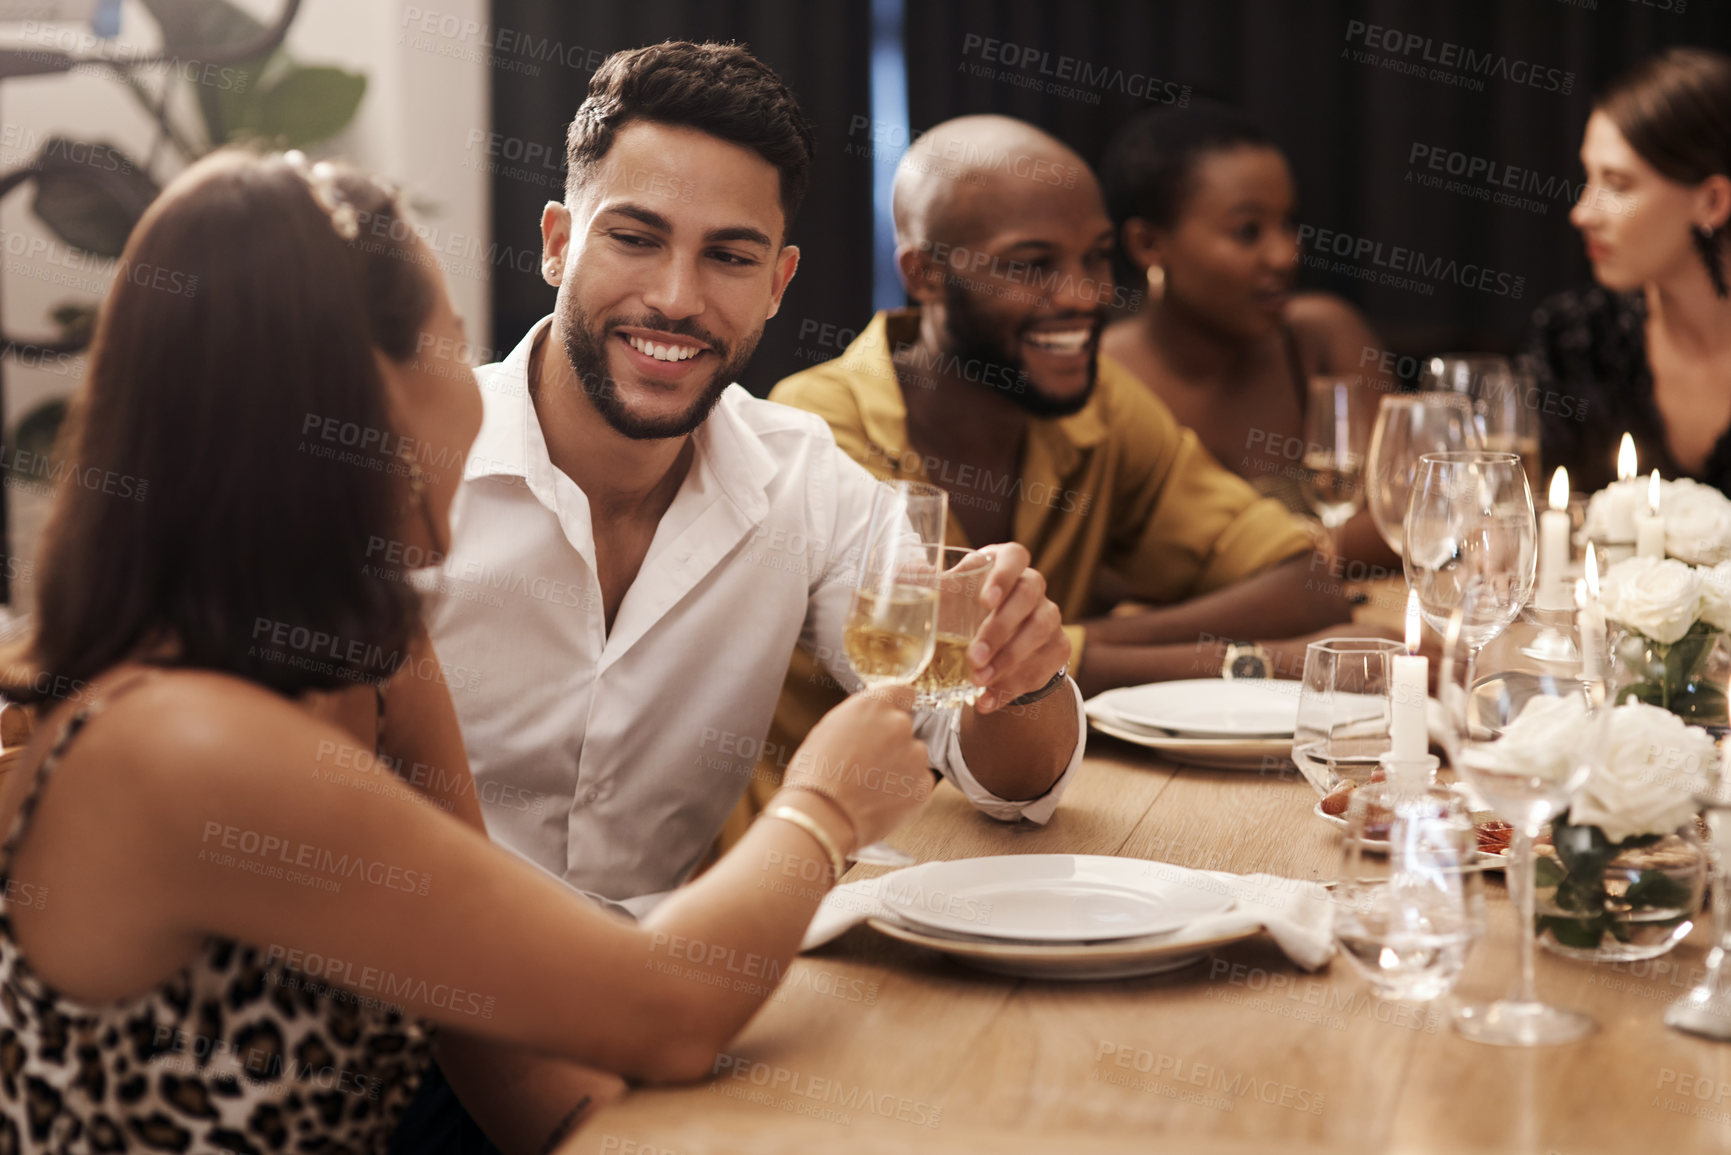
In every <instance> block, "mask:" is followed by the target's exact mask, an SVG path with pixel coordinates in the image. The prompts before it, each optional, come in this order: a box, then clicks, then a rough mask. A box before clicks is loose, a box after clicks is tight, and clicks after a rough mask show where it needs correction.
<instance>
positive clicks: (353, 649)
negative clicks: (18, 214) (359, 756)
mask: <svg viewBox="0 0 1731 1155" xmlns="http://www.w3.org/2000/svg"><path fill="white" fill-rule="evenodd" d="M302 171H303V170H302V169H301V168H300V167H299V166H297V165H293V164H290V163H289V162H288V161H287V160H285V159H284V158H282V157H280V156H279V157H267V158H260V157H255V156H251V155H245V154H239V153H233V152H225V153H218V154H217V155H214V156H212V157H208V158H206V159H204V160H201V161H199V162H198V163H197V164H195V165H193V166H192V167H191V168H189V169H188V170H187V171H186V172H185V173H183V174H181V176H180V177H179V178H177V179H176V180H175V181H174V182H173V183H172V184H171V185H169V187H168V188H167V189H166V190H165V191H164V192H163V194H162V195H161V196H160V197H159V198H157V200H156V202H155V203H154V204H152V205H151V206H150V208H149V209H148V210H147V211H146V212H145V214H144V217H143V219H142V220H141V221H140V222H139V223H138V225H137V227H136V228H135V229H134V230H133V232H132V236H131V238H130V239H129V240H128V242H127V245H126V249H125V252H124V253H123V254H122V256H121V259H120V270H121V275H120V276H118V277H116V278H115V280H114V285H113V288H112V289H111V290H110V291H109V296H108V299H107V300H106V301H105V302H104V303H103V306H102V309H101V313H100V316H99V319H98V321H97V326H96V336H95V340H94V342H93V344H92V346H91V353H90V369H89V372H88V375H87V376H86V378H85V380H84V382H83V383H82V385H81V387H80V389H79V391H78V394H77V395H76V397H75V398H74V401H73V405H72V410H71V416H70V418H69V421H68V425H67V428H66V430H65V431H64V433H63V435H62V439H61V443H60V449H59V451H58V453H57V458H56V463H55V464H56V472H57V473H58V474H59V475H60V477H61V481H60V485H59V488H58V490H57V492H56V494H55V502H54V510H53V513H52V515H51V517H50V520H49V523H48V526H47V528H46V531H45V532H44V535H43V550H42V556H41V561H40V563H39V566H38V571H37V576H38V577H39V579H40V583H39V586H38V588H39V590H40V595H39V599H38V601H39V604H38V608H37V613H36V617H35V621H34V623H33V629H32V634H31V636H30V638H29V639H28V641H27V642H26V643H25V645H26V648H25V649H24V650H23V652H22V653H21V654H19V655H18V656H17V658H16V659H15V660H12V661H9V662H8V663H7V668H6V671H5V677H4V685H3V686H0V688H3V689H4V690H5V692H6V693H7V695H8V696H9V697H12V698H15V699H17V700H21V701H40V700H44V699H47V698H54V697H64V696H69V695H68V693H67V691H66V688H73V690H74V693H76V688H77V687H81V686H82V685H83V684H84V683H87V682H88V681H89V680H91V679H92V678H94V677H95V676H97V675H98V674H100V673H101V672H102V671H104V670H106V669H108V668H109V667H111V666H113V665H115V664H117V663H119V662H123V661H126V660H129V659H132V658H135V657H138V656H140V655H141V654H142V653H143V652H144V651H147V650H150V649H152V648H154V647H156V646H158V645H161V644H163V643H167V644H168V647H169V650H170V654H171V656H170V657H168V658H167V664H171V665H175V666H180V667H187V668H196V669H207V670H216V671H220V672H224V673H229V674H233V675H237V676H239V677H243V678H247V679H249V680H251V681H253V682H256V683H259V684H262V685H264V686H266V687H268V688H270V689H273V690H275V691H277V692H279V693H283V694H287V695H294V694H298V693H300V692H302V691H304V690H309V689H331V688H336V687H340V686H345V685H353V684H355V683H357V682H363V681H373V682H377V681H381V680H382V679H384V678H385V677H388V676H389V675H390V674H391V673H393V672H394V671H395V670H396V668H397V667H398V666H399V665H400V664H401V662H402V660H403V658H404V657H405V656H406V648H407V644H408V641H409V639H410V637H411V636H412V632H413V630H414V629H415V627H416V625H417V623H418V621H419V617H418V612H419V602H418V599H417V597H416V594H415V591H414V589H413V588H412V587H411V586H409V585H407V584H406V583H404V582H402V581H398V580H392V579H388V578H386V577H383V576H379V571H378V570H377V568H376V567H372V568H369V562H370V561H373V560H375V559H373V558H371V557H370V556H369V550H370V549H371V548H372V547H373V545H374V544H375V543H376V542H377V541H378V540H380V538H381V537H384V538H386V539H388V538H389V537H390V535H391V534H392V532H393V530H394V529H395V527H396V526H397V525H398V524H399V519H400V518H401V516H402V511H403V510H404V509H405V508H406V506H407V503H408V501H409V496H410V491H409V482H408V481H407V479H406V472H407V471H406V470H405V469H404V468H402V466H403V464H404V463H402V462H401V461H399V460H398V459H397V458H396V457H395V456H394V455H393V454H391V453H390V451H389V450H388V449H386V450H383V451H378V450H375V451H373V452H371V453H368V452H365V451H356V450H345V449H344V447H345V446H354V445H357V444H365V443H367V442H370V444H371V445H373V446H379V445H381V443H383V444H386V445H388V444H390V442H391V441H392V440H393V438H394V439H395V440H397V441H400V438H395V435H391V434H389V430H390V428H391V426H390V416H391V415H390V413H389V412H388V409H389V406H388V402H387V396H386V392H385V386H384V381H383V378H382V377H381V375H380V373H379V369H378V365H377V364H376V362H375V360H374V352H375V350H379V351H382V352H383V353H384V354H385V355H386V356H387V357H389V358H391V359H392V360H395V361H406V360H408V359H409V358H411V357H412V356H414V354H415V351H416V346H417V340H418V338H419V335H420V331H421V327H422V324H423V322H424V321H425V319H426V318H427V316H428V314H429V313H430V311H431V309H432V307H433V304H434V301H435V295H434V294H435V289H434V284H433V282H432V280H431V279H430V277H429V273H428V271H427V270H426V269H424V268H423V267H422V262H423V261H424V260H426V259H428V256H427V253H426V250H425V247H424V246H422V245H421V244H420V242H419V241H418V240H417V239H416V237H415V234H414V232H413V231H412V229H410V228H409V227H408V225H407V222H406V221H404V220H403V218H402V216H401V210H400V209H399V207H398V204H397V201H396V198H395V196H394V194H392V193H391V192H389V191H387V190H386V189H385V188H383V187H382V186H380V185H379V184H377V183H375V182H374V181H372V180H371V179H370V178H368V177H366V176H363V175H362V174H360V173H358V172H355V171H354V170H352V169H347V168H344V167H342V166H333V169H332V170H330V172H331V175H330V179H329V181H328V184H326V185H325V187H326V188H327V189H328V190H330V191H331V192H334V194H335V195H334V200H335V201H337V202H341V203H343V204H346V205H348V206H349V210H350V211H351V212H352V216H350V217H349V218H348V219H349V220H350V221H354V222H356V223H357V225H358V227H357V228H354V229H350V230H348V231H350V232H353V233H355V236H353V237H350V238H348V239H345V238H344V237H343V236H340V235H339V234H338V230H337V227H336V224H335V221H336V220H337V219H338V216H339V214H340V213H341V210H339V211H338V213H333V212H331V211H329V210H327V208H326V207H325V206H324V205H323V204H322V203H321V199H320V198H318V197H315V194H314V191H313V187H312V185H311V184H310V183H309V181H308V179H307V178H306V177H305V176H304V175H302ZM140 272H143V273H145V274H146V275H139V273H140ZM315 422H316V423H317V425H318V427H319V428H320V429H326V428H330V427H331V425H330V424H329V423H332V422H334V423H335V426H334V427H335V428H337V429H338V430H339V431H347V430H355V431H358V432H357V435H356V436H355V437H354V438H349V437H346V436H339V438H338V444H336V445H331V444H327V443H326V441H328V439H321V438H319V437H318V436H317V435H316V434H314V433H309V432H308V430H309V423H315ZM368 431H371V432H372V433H373V434H374V436H373V437H372V438H370V439H366V441H363V439H362V437H361V436H360V435H361V434H364V433H366V432H368ZM111 480H112V481H113V482H114V484H109V482H110V481H111ZM261 622H262V623H266V624H267V626H268V628H266V629H264V630H263V631H261V629H260V623H261ZM279 624H280V625H281V627H282V628H281V629H280V630H279V629H278V628H277V627H278V625H279ZM261 633H262V635H263V636H261ZM303 634H304V638H305V639H306V640H308V641H309V642H310V641H311V639H313V638H316V637H322V638H326V639H332V640H333V641H332V643H331V644H328V645H323V646H311V645H305V646H303V645H301V644H300V639H301V638H302V637H303ZM283 637H290V638H292V639H293V640H291V641H290V642H289V644H288V645H287V646H286V647H285V646H284V645H283V644H282V640H283Z"/></svg>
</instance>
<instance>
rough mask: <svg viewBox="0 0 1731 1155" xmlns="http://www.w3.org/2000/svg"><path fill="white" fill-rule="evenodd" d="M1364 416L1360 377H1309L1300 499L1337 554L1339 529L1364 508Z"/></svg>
mask: <svg viewBox="0 0 1731 1155" xmlns="http://www.w3.org/2000/svg"><path fill="white" fill-rule="evenodd" d="M1369 446H1370V414H1369V413H1368V412H1367V410H1366V399H1365V390H1364V381H1363V378H1359V377H1312V378H1311V379H1310V399H1309V404H1308V405H1307V406H1306V407H1305V410H1304V498H1305V500H1306V501H1308V502H1309V503H1310V508H1311V509H1312V510H1314V511H1315V512H1316V516H1317V518H1318V519H1319V520H1320V521H1321V522H1322V528H1323V529H1324V530H1325V531H1327V533H1328V551H1329V553H1330V554H1339V553H1340V527H1341V526H1343V525H1345V524H1346V523H1347V522H1349V521H1351V520H1352V518H1353V515H1354V514H1356V513H1357V512H1358V511H1359V510H1361V509H1363V508H1364V455H1365V451H1366V449H1368V448H1369Z"/></svg>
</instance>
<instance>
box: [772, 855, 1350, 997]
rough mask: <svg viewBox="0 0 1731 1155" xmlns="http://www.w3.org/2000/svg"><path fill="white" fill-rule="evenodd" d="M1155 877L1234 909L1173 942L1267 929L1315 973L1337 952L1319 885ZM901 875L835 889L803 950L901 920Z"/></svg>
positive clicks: (1255, 878) (1165, 870)
mask: <svg viewBox="0 0 1731 1155" xmlns="http://www.w3.org/2000/svg"><path fill="white" fill-rule="evenodd" d="M1150 865H1152V866H1155V867H1157V868H1158V874H1157V875H1156V877H1159V878H1164V879H1166V880H1168V881H1172V882H1177V883H1180V884H1184V885H1191V886H1195V887H1198V888H1199V889H1204V890H1209V891H1214V892H1216V893H1222V892H1223V893H1226V894H1230V895H1231V896H1232V899H1233V905H1232V907H1231V909H1229V910H1226V911H1223V912H1222V913H1220V914H1211V915H1208V916H1207V917H1205V918H1199V919H1197V920H1196V921H1195V922H1192V923H1190V924H1189V925H1187V926H1185V927H1184V929H1182V930H1179V931H1174V932H1173V937H1174V938H1180V937H1182V938H1196V939H1206V938H1212V937H1214V936H1216V935H1220V934H1230V933H1233V932H1236V931H1240V930H1266V931H1267V932H1268V934H1269V936H1270V937H1271V938H1273V939H1274V941H1275V944H1276V945H1277V946H1279V947H1280V949H1281V950H1283V951H1285V952H1286V957H1287V958H1289V959H1291V960H1292V961H1293V962H1295V963H1297V964H1298V965H1299V966H1301V967H1303V968H1304V969H1305V970H1312V971H1313V970H1316V969H1317V968H1318V967H1321V966H1322V965H1323V964H1324V963H1326V962H1327V961H1328V959H1329V956H1330V955H1332V954H1333V953H1334V938H1333V935H1332V933H1331V923H1330V919H1331V911H1330V907H1329V898H1328V891H1327V890H1325V889H1323V887H1322V886H1321V885H1320V884H1319V883H1315V882H1305V881H1303V880H1302V879H1297V878H1281V877H1279V876H1278V875H1273V874H1229V873H1226V872H1225V871H1219V870H1192V869H1190V868H1189V867H1185V866H1174V865H1172V864H1170V863H1164V862H1162V863H1151V864H1150ZM899 873H901V872H900V871H895V870H892V871H890V872H889V873H887V874H880V875H878V876H877V877H876V878H867V879H864V880H862V881H860V882H849V883H844V884H843V885H841V886H838V887H836V888H835V889H834V890H832V891H830V892H829V894H828V895H826V896H825V897H824V900H823V902H822V903H821V904H820V905H819V906H818V908H817V914H815V915H814V916H812V920H811V925H810V926H809V927H807V928H806V932H805V941H804V942H802V943H801V944H800V947H799V949H800V950H801V951H808V950H815V949H817V948H818V947H820V946H822V945H823V944H824V943H826V942H830V941H831V940H833V939H836V938H839V937H840V936H841V935H842V934H843V933H845V932H847V931H849V930H851V929H853V928H854V927H856V926H858V925H859V924H860V923H862V922H864V921H865V920H866V919H868V918H885V919H889V920H891V921H896V916H895V915H894V914H893V913H892V912H891V911H890V909H889V907H887V906H885V905H884V904H883V902H882V901H881V900H880V899H879V898H878V887H879V885H880V884H881V883H882V882H883V881H884V880H885V879H887V878H894V877H895V876H896V875H897V874H899Z"/></svg>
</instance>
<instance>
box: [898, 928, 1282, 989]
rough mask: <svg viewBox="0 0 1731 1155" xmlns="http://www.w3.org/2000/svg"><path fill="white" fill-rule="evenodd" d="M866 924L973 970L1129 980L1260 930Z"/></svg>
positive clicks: (1177, 964) (1029, 976) (1018, 975)
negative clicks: (1071, 930)
mask: <svg viewBox="0 0 1731 1155" xmlns="http://www.w3.org/2000/svg"><path fill="white" fill-rule="evenodd" d="M866 924H867V925H868V926H870V927H871V928H872V929H873V930H875V931H877V932H878V933H879V934H883V935H888V936H889V937H890V938H893V939H899V940H900V941H902V942H906V943H912V944H913V945H915V946H921V947H925V948H927V949H928V950H935V951H939V952H941V953H943V954H946V955H949V956H950V957H951V958H954V959H956V960H957V961H959V962H962V963H966V964H967V965H968V966H971V967H974V968H975V969H977V970H983V971H990V972H991V973H993V974H1000V975H1011V976H1014V977H1016V978H1026V979H1044V980H1048V981H1057V982H1087V981H1090V980H1103V979H1128V978H1136V977H1138V976H1140V975H1157V974H1161V973H1162V972H1164V971H1172V970H1177V969H1179V968H1180V967H1187V966H1189V965H1191V964H1192V963H1194V962H1197V961H1198V960H1200V959H1203V958H1206V957H1207V956H1208V954H1209V952H1211V951H1213V950H1214V949H1216V948H1217V947H1222V946H1226V945H1228V944H1230V943H1235V942H1240V941H1242V940H1244V939H1247V938H1252V937H1254V936H1255V935H1256V934H1257V933H1258V931H1259V930H1260V929H1261V928H1260V927H1256V926H1245V927H1244V928H1243V929H1240V930H1236V931H1226V932H1221V933H1217V934H1205V935H1192V934H1187V933H1186V932H1184V931H1179V932H1177V933H1176V934H1168V935H1161V936H1159V937H1158V938H1154V939H1125V940H1123V941H1120V942H1109V943H1092V944H1088V945H1073V944H1051V943H1012V942H981V941H978V940H974V939H956V938H948V937H945V936H943V935H937V934H930V933H927V932H926V931H922V930H918V929H915V928H914V927H910V926H903V925H901V924H900V923H896V922H892V921H890V920H889V919H886V918H872V919H867V920H866Z"/></svg>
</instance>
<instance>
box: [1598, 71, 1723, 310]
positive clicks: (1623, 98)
mask: <svg viewBox="0 0 1731 1155" xmlns="http://www.w3.org/2000/svg"><path fill="white" fill-rule="evenodd" d="M1593 107H1594V108H1595V109H1596V110H1598V111H1600V112H1603V113H1604V114H1605V115H1606V116H1607V117H1609V118H1610V120H1611V123H1612V124H1615V125H1616V126H1617V131H1618V132H1620V133H1622V134H1623V139H1624V140H1626V141H1628V142H1629V147H1630V148H1632V149H1634V150H1635V152H1636V153H1637V154H1638V155H1639V156H1640V157H1641V159H1642V160H1644V161H1646V162H1647V163H1648V164H1650V165H1652V166H1653V168H1654V170H1655V171H1657V172H1658V173H1659V175H1661V176H1663V177H1665V178H1666V179H1667V180H1672V181H1676V182H1677V183H1678V184H1686V185H1689V184H1700V183H1701V182H1702V181H1704V180H1706V179H1707V178H1708V177H1710V176H1713V175H1715V174H1722V175H1725V176H1731V57H1727V56H1725V55H1723V54H1722V53H1718V52H1712V51H1709V50H1708V49H1705V48H1668V49H1666V50H1665V51H1664V52H1661V53H1659V54H1658V55H1656V56H1649V57H1648V58H1647V59H1645V60H1643V61H1641V62H1640V63H1639V64H1637V65H1635V66H1634V67H1633V68H1631V69H1629V70H1628V71H1627V72H1625V73H1623V74H1622V75H1621V76H1619V77H1617V79H1616V80H1614V81H1612V82H1611V84H1610V86H1609V87H1608V88H1606V89H1605V91H1604V92H1602V93H1601V94H1600V95H1599V98H1598V100H1596V101H1595V102H1594V103H1593ZM1691 232H1692V234H1693V236H1694V238H1695V248H1696V251H1697V252H1699V253H1700V254H1701V260H1702V261H1703V262H1704V263H1705V264H1706V266H1707V275H1708V276H1709V277H1711V278H1712V279H1713V288H1714V290H1715V291H1716V292H1718V294H1719V295H1720V296H1721V297H1723V296H1726V295H1728V294H1731V286H1727V284H1726V276H1725V263H1724V262H1725V255H1724V254H1725V232H1726V230H1725V229H1723V228H1721V229H1717V230H1715V231H1714V232H1712V233H1708V232H1706V231H1705V230H1703V229H1700V228H1694V229H1692V230H1691Z"/></svg>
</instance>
